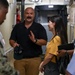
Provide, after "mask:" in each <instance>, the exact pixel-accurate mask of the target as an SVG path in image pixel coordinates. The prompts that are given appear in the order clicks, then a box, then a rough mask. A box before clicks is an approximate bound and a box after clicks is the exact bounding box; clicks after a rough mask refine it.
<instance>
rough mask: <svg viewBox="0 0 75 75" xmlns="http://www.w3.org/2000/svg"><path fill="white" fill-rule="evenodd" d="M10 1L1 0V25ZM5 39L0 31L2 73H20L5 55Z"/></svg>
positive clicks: (0, 65)
mask: <svg viewBox="0 0 75 75" xmlns="http://www.w3.org/2000/svg"><path fill="white" fill-rule="evenodd" d="M8 7H9V4H8V1H7V0H0V25H1V24H2V23H3V22H4V20H5V19H6V14H7V13H8ZM3 47H4V41H3V36H2V33H1V32H0V75H18V74H17V71H16V70H15V69H14V68H13V67H11V66H10V64H9V62H8V58H7V56H5V55H4V50H3Z"/></svg>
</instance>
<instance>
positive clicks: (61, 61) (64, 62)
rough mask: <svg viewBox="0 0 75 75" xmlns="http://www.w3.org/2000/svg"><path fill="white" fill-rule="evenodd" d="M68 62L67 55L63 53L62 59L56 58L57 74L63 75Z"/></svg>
mask: <svg viewBox="0 0 75 75" xmlns="http://www.w3.org/2000/svg"><path fill="white" fill-rule="evenodd" d="M69 61H70V58H69V54H68V53H65V55H64V56H63V57H59V58H57V57H56V63H57V65H58V69H59V73H60V74H63V75H65V70H66V68H67V65H68V63H69Z"/></svg>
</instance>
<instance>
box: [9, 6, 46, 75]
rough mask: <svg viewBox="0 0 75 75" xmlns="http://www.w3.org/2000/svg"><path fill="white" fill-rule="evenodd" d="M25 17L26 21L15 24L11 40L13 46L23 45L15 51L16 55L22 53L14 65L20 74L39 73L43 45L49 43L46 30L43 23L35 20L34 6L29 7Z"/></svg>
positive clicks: (34, 74)
mask: <svg viewBox="0 0 75 75" xmlns="http://www.w3.org/2000/svg"><path fill="white" fill-rule="evenodd" d="M24 17H25V20H24V22H22V23H19V24H16V25H15V27H14V29H13V30H12V32H11V36H10V40H9V42H10V45H11V46H12V47H14V48H16V47H18V48H20V47H21V50H20V52H16V53H15V55H16V57H18V56H20V55H21V57H18V58H16V57H15V61H14V67H15V69H17V70H18V71H19V73H20V75H38V74H39V70H38V68H39V64H40V62H41V57H40V55H41V54H42V48H41V46H42V45H46V43H47V35H46V30H45V29H44V27H43V26H42V25H41V24H39V23H36V22H34V17H35V12H34V9H33V8H31V7H27V8H26V9H25V11H24ZM18 51H19V50H18ZM14 52H15V50H14Z"/></svg>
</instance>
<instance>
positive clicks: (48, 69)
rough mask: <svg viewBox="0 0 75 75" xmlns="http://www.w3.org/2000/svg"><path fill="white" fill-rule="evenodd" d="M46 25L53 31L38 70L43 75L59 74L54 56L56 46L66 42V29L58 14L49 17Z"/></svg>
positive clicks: (56, 52) (56, 50) (56, 51)
mask: <svg viewBox="0 0 75 75" xmlns="http://www.w3.org/2000/svg"><path fill="white" fill-rule="evenodd" d="M48 27H49V30H50V31H51V32H52V33H53V37H52V39H51V40H50V42H49V43H48V45H47V48H46V54H45V58H44V60H43V61H42V62H41V64H40V66H39V70H40V71H41V72H43V71H44V75H59V70H58V66H57V62H56V56H57V55H58V46H59V45H61V44H64V43H66V42H67V31H66V29H65V26H64V23H63V20H62V17H61V16H59V15H54V16H51V17H49V23H48Z"/></svg>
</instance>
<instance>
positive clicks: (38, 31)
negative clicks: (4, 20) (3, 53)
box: [10, 22, 47, 58]
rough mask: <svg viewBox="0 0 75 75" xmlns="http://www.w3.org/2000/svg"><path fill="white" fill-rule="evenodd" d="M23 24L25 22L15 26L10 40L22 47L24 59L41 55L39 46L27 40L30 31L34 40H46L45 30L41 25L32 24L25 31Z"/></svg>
mask: <svg viewBox="0 0 75 75" xmlns="http://www.w3.org/2000/svg"><path fill="white" fill-rule="evenodd" d="M24 24H25V22H23V23H19V24H17V25H15V27H14V28H13V30H12V32H11V36H10V40H15V41H16V42H17V43H18V44H20V45H21V46H22V47H23V49H24V51H23V53H24V58H26V57H36V56H39V55H41V54H42V48H41V46H39V45H37V44H35V43H33V42H32V41H31V40H30V39H29V34H30V31H32V32H33V33H34V35H35V38H37V39H44V40H47V34H46V30H45V28H44V27H43V26H42V25H41V24H39V23H36V22H33V24H32V25H31V26H30V27H29V28H28V29H27V28H26V27H25V25H24Z"/></svg>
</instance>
